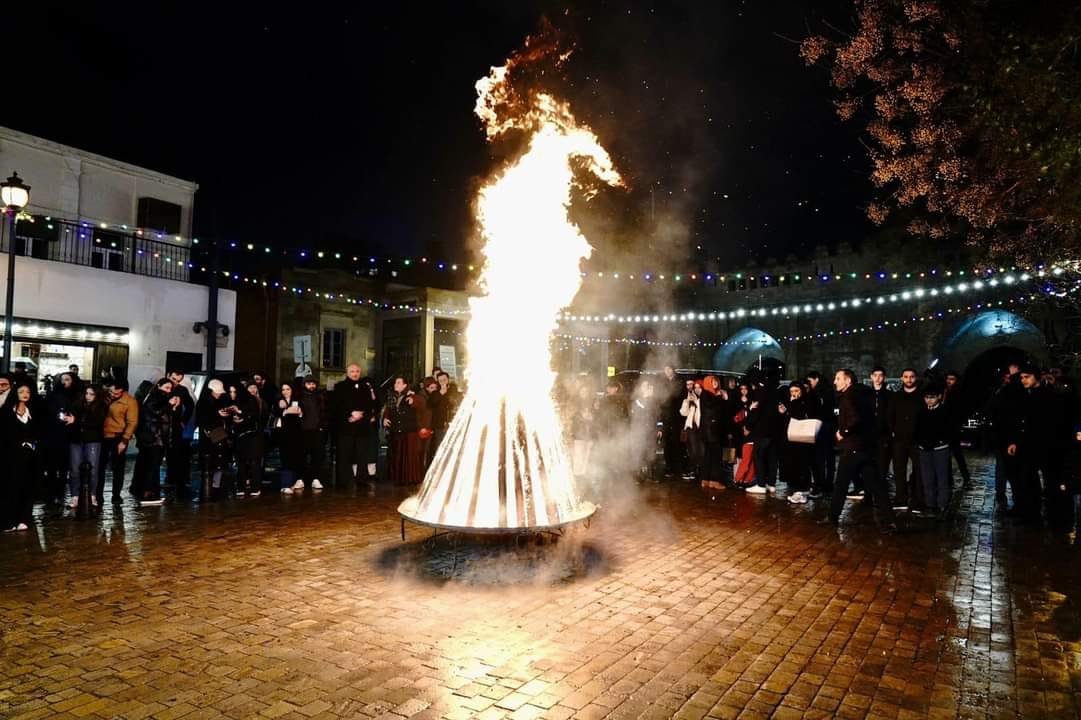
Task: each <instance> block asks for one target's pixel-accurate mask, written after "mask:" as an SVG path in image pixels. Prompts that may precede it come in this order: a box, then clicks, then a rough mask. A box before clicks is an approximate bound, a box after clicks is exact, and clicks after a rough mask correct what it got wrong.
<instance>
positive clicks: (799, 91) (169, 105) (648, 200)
mask: <svg viewBox="0 0 1081 720" xmlns="http://www.w3.org/2000/svg"><path fill="white" fill-rule="evenodd" d="M239 5H240V4H237V3H229V2H219V3H216V4H203V3H138V4H128V3H68V2H38V3H22V4H19V5H18V7H16V8H15V12H17V13H18V14H17V15H16V17H15V20H14V24H12V23H10V22H8V23H5V32H4V43H5V46H6V47H5V52H6V53H7V54H8V55H9V56H10V55H12V54H14V55H16V56H19V57H21V58H23V59H24V62H25V65H26V71H25V74H24V75H23V77H22V78H21V81H20V82H19V83H17V85H16V86H15V89H14V94H11V93H9V94H8V95H7V99H6V100H5V103H4V107H5V112H4V117H3V119H2V121H0V122H2V123H3V124H5V125H8V126H10V127H14V128H15V129H18V130H22V131H25V132H29V133H33V134H36V135H40V136H43V137H46V138H48V139H51V140H55V141H59V142H62V143H66V144H70V145H74V146H76V147H80V148H83V149H86V150H90V151H93V152H97V153H101V154H103V155H107V156H110V157H115V158H117V159H120V160H124V161H128V162H132V163H136V164H139V165H142V166H146V167H148V168H152V169H155V170H159V171H162V172H165V173H168V174H172V175H177V176H179V177H182V178H185V179H190V180H194V181H196V182H198V183H199V186H200V189H199V192H198V194H197V198H196V208H195V231H196V235H197V236H199V237H208V238H209V237H215V238H221V239H224V240H236V241H241V242H256V243H261V244H277V245H281V246H297V245H306V244H312V245H313V246H320V247H326V248H340V249H351V250H353V251H354V252H358V251H360V250H363V251H365V252H376V251H379V250H390V251H392V252H396V253H401V254H415V253H429V254H432V255H438V256H446V257H449V258H450V259H455V258H457V257H459V256H460V254H461V253H462V248H463V247H465V245H466V241H467V237H468V235H469V232H470V198H471V197H472V194H473V191H474V189H475V187H476V185H477V183H478V179H479V178H482V177H483V176H484V175H485V174H486V173H487V172H488V171H489V170H490V169H491V168H492V167H493V165H494V163H495V162H496V161H495V160H494V159H493V158H492V156H491V152H490V149H489V148H488V147H487V146H486V145H485V142H484V139H483V134H482V132H481V130H480V124H479V121H478V120H477V119H476V118H474V116H473V115H472V108H473V103H474V99H475V91H474V87H473V86H474V83H475V82H476V80H477V78H479V77H481V76H482V75H485V74H487V71H488V68H489V66H491V65H499V64H502V63H503V61H504V59H505V58H506V56H507V55H508V54H509V53H510V52H511V51H513V50H514V49H515V48H516V47H518V46H520V44H521V42H522V40H523V38H524V37H525V36H526V35H528V34H529V33H530V32H532V31H534V30H535V29H536V28H537V27H538V21H539V19H540V18H541V17H542V16H546V17H547V18H549V19H550V20H551V21H552V22H553V23H554V24H555V25H556V26H558V27H559V28H561V29H563V30H565V31H566V34H567V37H569V38H573V40H574V43H575V45H576V47H577V50H576V53H575V54H574V55H573V56H572V59H571V61H570V63H569V64H568V65H567V67H566V73H565V77H564V78H559V79H557V80H554V81H553V82H554V83H555V84H554V85H553V89H554V90H556V91H557V92H558V93H560V94H562V95H564V96H566V97H568V98H569V99H570V100H571V101H572V104H573V108H574V110H575V112H576V114H577V115H578V117H579V119H581V120H583V121H585V122H587V123H589V124H590V125H591V126H592V127H593V128H594V129H595V130H596V131H597V134H598V135H599V136H600V138H601V140H602V142H603V143H604V144H605V145H606V147H608V149H609V150H610V152H611V153H612V155H613V157H614V159H615V161H616V163H617V165H618V167H619V169H620V171H621V172H622V173H623V174H624V176H625V177H626V178H627V179H628V180H629V182H630V185H631V188H630V190H628V191H626V192H623V191H620V192H619V193H616V194H612V193H605V194H604V195H603V196H602V197H600V198H598V200H597V201H596V202H595V203H594V205H593V206H592V207H589V208H584V209H582V211H581V212H582V218H583V225H584V226H585V227H586V228H587V230H589V237H590V238H591V240H593V241H594V242H595V244H596V245H597V246H598V249H599V250H601V251H605V250H606V249H607V250H609V251H610V254H611V256H612V257H615V256H616V255H617V254H619V253H632V254H638V255H642V256H643V257H642V258H641V259H642V262H643V263H644V264H648V265H650V266H652V267H655V268H656V267H664V265H666V264H668V265H670V266H681V265H687V264H695V262H696V260H695V259H694V256H695V255H698V256H699V257H698V260H705V259H707V258H711V259H717V258H719V259H720V261H721V262H722V263H723V264H725V265H729V266H731V265H735V264H742V263H744V262H746V261H747V260H748V259H751V258H754V259H757V260H765V259H767V258H769V257H775V258H778V259H783V258H784V257H785V255H787V254H789V253H794V254H796V255H806V254H807V253H808V252H809V251H810V250H811V249H812V248H813V247H814V246H815V245H816V244H819V243H827V244H829V243H836V242H838V241H849V242H853V243H858V242H859V240H860V239H861V238H862V237H864V236H865V235H866V234H867V232H868V231H869V229H870V228H869V225H868V224H867V223H866V222H865V220H864V218H863V206H864V203H865V202H866V199H867V197H868V196H869V195H870V190H871V188H870V185H869V183H868V181H867V176H866V166H867V161H866V159H865V157H864V155H863V153H862V149H861V147H860V145H859V142H858V137H857V135H856V134H855V132H854V130H853V129H852V128H850V127H846V126H843V125H842V124H841V123H840V121H839V120H837V119H836V117H835V115H834V114H833V110H832V106H831V103H830V100H831V93H830V89H829V87H828V82H827V78H826V77H825V74H824V71H822V70H821V69H817V68H816V69H811V68H806V67H805V66H804V65H803V63H802V61H801V60H800V59H799V56H798V53H797V46H796V45H795V44H794V43H793V42H791V41H790V40H788V39H786V38H790V39H798V38H800V37H802V36H803V35H805V34H806V33H807V28H808V27H811V28H821V26H822V25H821V23H822V21H823V20H828V21H829V22H831V23H833V24H835V25H840V26H846V25H850V23H851V18H850V15H851V3H850V2H849V0H835V1H832V2H810V1H809V0H803V1H800V0H783V1H771V2H739V1H738V0H722V1H719V2H711V3H706V2H701V3H691V2H685V3H683V2H681V3H669V4H660V3H656V4H649V3H617V2H601V3H572V4H567V3H565V2H564V3H552V2H513V3H432V4H431V7H430V8H425V7H424V4H422V3H408V4H405V3H402V4H398V3H385V4H380V5H379V6H378V7H377V6H375V5H369V4H367V3H364V4H360V3H356V4H354V5H353V7H352V9H336V10H326V9H324V8H323V7H322V6H319V5H314V4H313V6H312V7H310V8H309V7H306V6H304V5H303V4H300V5H298V4H290V5H289V6H288V8H289V9H290V10H291V12H290V11H286V10H284V9H281V10H275V9H263V8H259V7H258V6H256V5H253V4H252V5H248V6H246V7H243V8H242V7H239ZM159 6H160V7H159ZM234 6H236V7H234ZM11 11H12V9H11V8H8V9H5V13H8V14H10V12H11ZM12 44H14V48H12ZM576 211H577V208H576ZM699 248H701V249H699ZM680 258H682V260H680ZM598 261H599V262H601V263H603V262H604V260H603V257H601V258H598Z"/></svg>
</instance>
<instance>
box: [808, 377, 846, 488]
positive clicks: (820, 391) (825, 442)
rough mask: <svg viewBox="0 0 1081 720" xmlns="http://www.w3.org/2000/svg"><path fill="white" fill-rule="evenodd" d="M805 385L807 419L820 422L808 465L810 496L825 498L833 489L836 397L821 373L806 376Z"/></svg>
mask: <svg viewBox="0 0 1081 720" xmlns="http://www.w3.org/2000/svg"><path fill="white" fill-rule="evenodd" d="M807 386H808V387H809V388H810V389H809V390H808V391H807V408H808V411H809V413H810V416H811V417H812V418H814V419H816V420H821V421H822V429H821V430H819V432H818V437H817V438H815V459H814V464H813V465H812V466H811V481H812V488H811V497H813V498H819V497H822V496H823V495H828V494H829V493H830V492H831V491H832V489H833V476H834V473H835V465H834V460H835V458H834V431H835V429H836V427H837V416H836V415H835V414H834V412H833V410H834V408H835V407H836V398H835V397H834V395H833V391H832V388H830V387H829V383H824V382H822V374H821V373H820V372H818V371H817V370H812V371H811V372H809V373H807ZM846 491H847V488H846Z"/></svg>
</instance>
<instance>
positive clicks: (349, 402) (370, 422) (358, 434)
mask: <svg viewBox="0 0 1081 720" xmlns="http://www.w3.org/2000/svg"><path fill="white" fill-rule="evenodd" d="M377 416H378V404H377V402H376V399H375V395H374V393H373V392H372V389H371V387H370V386H368V385H367V384H366V383H363V382H361V380H360V366H359V365H357V364H355V363H354V364H352V365H350V366H349V367H348V368H346V371H345V377H344V378H342V379H341V380H339V381H338V382H337V383H336V384H335V385H334V393H333V397H332V399H331V410H330V425H331V427H332V429H333V430H334V433H335V441H336V442H337V452H336V454H335V463H336V467H335V482H336V484H337V486H338V488H340V489H341V488H346V487H348V483H352V482H354V481H356V480H360V479H361V477H362V475H363V477H364V478H365V479H367V480H374V478H372V477H368V469H367V462H368V461H367V446H368V443H369V440H370V434H371V433H373V432H379V430H378V426H377V425H376V422H377V421H378V417H377ZM354 466H356V473H355V474H354V471H353V467H354Z"/></svg>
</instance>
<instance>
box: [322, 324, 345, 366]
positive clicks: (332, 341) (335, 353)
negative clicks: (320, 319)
mask: <svg viewBox="0 0 1081 720" xmlns="http://www.w3.org/2000/svg"><path fill="white" fill-rule="evenodd" d="M323 367H325V368H343V367H345V330H344V329H343V328H327V329H326V330H324V331H323Z"/></svg>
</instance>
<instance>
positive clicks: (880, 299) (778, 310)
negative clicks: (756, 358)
mask: <svg viewBox="0 0 1081 720" xmlns="http://www.w3.org/2000/svg"><path fill="white" fill-rule="evenodd" d="M189 266H190V264H189ZM1065 272H1066V271H1065V270H1064V269H1063V268H1061V267H1056V268H1054V269H1053V270H1050V271H1047V270H1038V271H1036V273H1035V275H1032V274H1029V273H1027V272H1025V273H1021V274H1020V275H1016V276H1015V275H1013V274H1006V275H1004V276H1003V277H1001V278H999V277H997V276H995V277H991V278H990V279H986V280H984V279H977V280H972V281H962V282H956V283H950V284H947V285H944V286H941V287H931V288H923V287H913V288H907V289H904V290H898V291H897V292H892V293H889V294H882V295H878V296H863V297H852V298H846V299H844V300H831V301H826V302H820V301H816V302H814V303H802V304H791V305H779V306H773V307H758V308H752V309H745V308H739V309H736V310H730V311H727V312H725V311H717V310H714V311H709V312H706V311H689V312H683V313H679V314H675V313H673V314H663V315H650V314H636V315H631V314H626V315H617V314H614V313H609V314H606V315H575V314H571V313H567V314H564V315H563V316H562V317H561V318H560V321H561V322H562V323H574V322H585V323H606V324H611V323H615V324H657V323H685V324H691V323H696V322H703V321H713V322H719V321H725V320H733V319H736V320H740V319H745V318H748V317H751V318H754V317H759V318H765V317H778V318H791V317H797V316H814V315H816V314H822V313H826V312H835V311H839V310H858V309H861V308H865V307H867V306H875V307H878V306H887V307H888V306H891V305H894V304H896V303H899V302H910V301H915V302H924V301H926V300H927V299H929V298H936V297H943V296H945V297H949V296H955V295H961V294H964V293H967V292H970V291H976V292H979V291H982V290H985V289H987V288H992V289H994V288H1000V287H1003V288H1005V287H1013V286H1016V285H1017V284H1018V283H1022V282H1032V281H1036V282H1038V281H1039V279H1040V278H1045V277H1048V276H1054V277H1058V276H1061V275H1064V274H1065ZM222 276H223V277H225V278H226V279H228V280H231V281H233V282H237V283H244V284H249V285H254V286H262V287H268V288H274V289H277V290H281V291H282V292H288V293H292V294H294V295H297V296H311V297H314V298H319V299H322V300H327V301H331V302H343V303H346V304H350V305H364V306H368V307H371V308H373V309H376V310H384V311H397V312H422V311H425V312H431V313H434V314H438V315H445V316H450V317H463V316H467V315H469V314H470V311H469V310H468V309H467V308H458V307H446V306H437V305H423V306H422V305H416V304H410V303H400V302H395V301H392V300H389V299H385V298H374V297H363V296H357V295H352V294H349V293H343V292H340V291H330V290H324V289H320V288H312V287H307V286H297V285H288V284H284V283H281V282H279V281H277V280H268V279H265V278H259V277H250V276H247V275H240V274H239V273H235V272H231V271H228V270H223V271H222ZM1078 282H1081V281H1078V280H1075V282H1074V288H1076V287H1077V283H1078ZM1043 290H1044V292H1047V293H1050V294H1057V295H1061V294H1062V293H1061V292H1058V291H1054V292H1053V289H1052V288H1044V289H1043Z"/></svg>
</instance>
